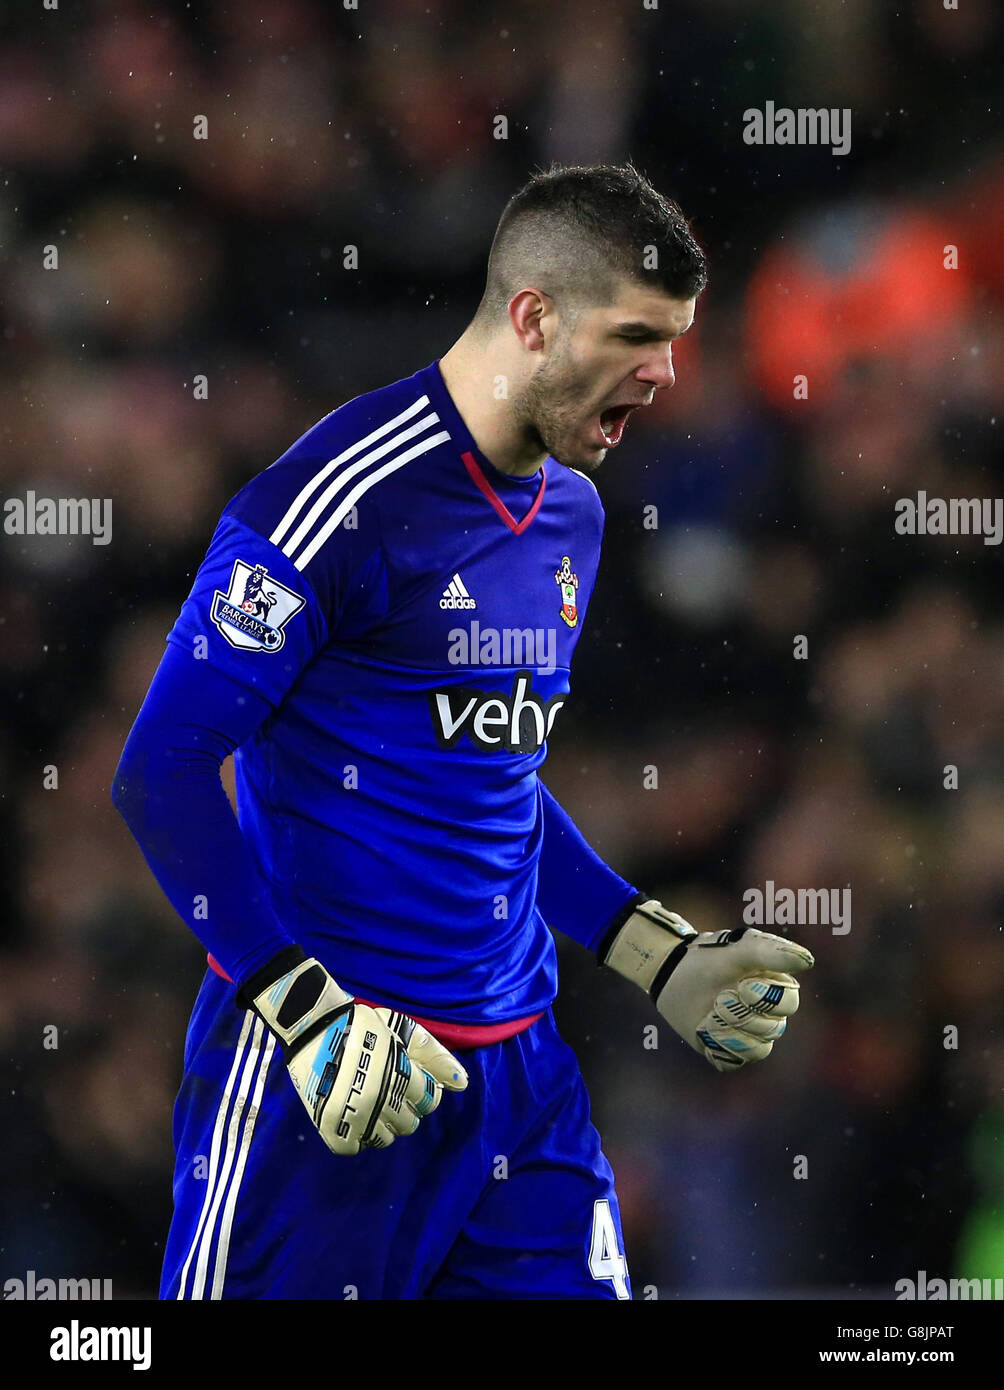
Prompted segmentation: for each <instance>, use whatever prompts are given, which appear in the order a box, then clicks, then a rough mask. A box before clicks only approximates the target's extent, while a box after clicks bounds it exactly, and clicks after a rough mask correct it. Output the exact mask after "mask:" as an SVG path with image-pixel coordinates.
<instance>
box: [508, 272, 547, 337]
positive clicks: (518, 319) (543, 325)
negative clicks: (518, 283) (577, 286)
mask: <svg viewBox="0 0 1004 1390" xmlns="http://www.w3.org/2000/svg"><path fill="white" fill-rule="evenodd" d="M556 312H557V311H556V309H555V307H554V300H553V299H552V298H551V296H550V295H549V294H545V293H544V291H543V290H540V289H536V288H535V287H533V286H531V285H528V286H527V287H526V288H525V289H522V290H519V291H517V293H516V294H514V295H513V297H512V299H510V301H509V322H510V324H511V325H512V330H513V332H514V333H515V334H516V337H517V338H518V339H519V341H520V343H521V344H522V346H523V347H525V348H526V349H527V350H528V351H530V352H540V350H541V349H542V348H544V347H546V346H547V342H548V339H549V338H551V337H553V329H552V330H551V331H548V330H549V328H551V325H552V323H553V320H554V318H555V317H556Z"/></svg>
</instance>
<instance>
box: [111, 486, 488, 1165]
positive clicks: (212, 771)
mask: <svg viewBox="0 0 1004 1390" xmlns="http://www.w3.org/2000/svg"><path fill="white" fill-rule="evenodd" d="M228 512H229V509H228ZM228 512H225V513H224V516H223V518H222V519H221V521H220V525H219V526H218V527H217V529H216V533H215V534H214V536H213V540H212V542H211V544H210V547H209V551H208V553H207V555H206V558H205V560H204V561H203V563H202V565H201V566H200V568H199V572H198V574H197V576H196V579H195V584H194V585H193V588H192V592H191V594H190V595H189V597H188V599H187V600H186V602H185V605H184V607H183V608H182V611H181V615H180V617H179V619H178V622H177V623H176V624H175V627H174V628H173V629H172V631H171V633H170V634H169V638H168V651H167V653H166V654H165V656H164V658H163V660H162V661H161V664H160V666H159V667H158V669H157V672H156V674H155V676H154V679H153V682H152V684H151V686H150V690H149V691H148V693H147V696H146V699H145V700H144V702H143V707H142V709H141V710H140V713H139V716H138V717H137V720H136V723H135V724H134V726H133V729H132V731H131V733H130V735H129V738H128V740H127V742H126V746H125V748H124V750H123V753H122V759H121V761H120V763H119V767H118V770H117V772H116V775H115V781H114V786H113V789H112V799H113V801H114V803H115V805H116V806H117V807H118V809H119V810H120V811H121V813H122V815H123V817H124V818H125V820H126V823H127V824H128V826H129V828H130V830H131V831H132V833H133V835H134V836H135V838H136V840H137V842H138V843H139V846H140V849H141V850H142V852H143V854H144V857H145V858H146V861H147V863H148V864H149V866H150V868H151V870H152V871H153V873H154V876H155V877H156V879H157V881H158V883H160V885H161V887H162V888H163V890H164V892H165V893H166V894H167V897H168V898H169V900H170V901H171V903H172V904H173V906H174V907H175V909H176V910H177V911H178V913H179V915H180V916H181V917H182V919H183V920H184V921H185V923H186V924H187V925H188V926H189V927H190V928H191V929H192V931H193V932H195V934H196V935H197V936H198V937H199V939H200V940H201V941H202V943H203V945H205V946H206V947H207V948H208V949H209V951H210V952H211V953H212V955H213V956H214V957H215V958H216V959H217V960H218V961H219V962H220V964H221V965H222V966H223V967H224V969H225V970H226V971H227V973H228V975H230V976H231V978H232V979H233V980H234V981H235V982H236V986H237V1000H238V1002H239V1003H241V1004H242V1005H243V1006H244V1007H245V1008H247V1009H251V1010H253V1011H254V1013H256V1014H257V1016H258V1018H259V1019H260V1020H261V1022H260V1023H258V1024H256V1027H258V1028H261V1024H262V1023H263V1024H264V1025H265V1026H266V1027H267V1028H268V1029H269V1030H270V1031H271V1033H273V1034H274V1035H275V1037H276V1038H277V1039H278V1041H279V1044H280V1046H281V1048H282V1052H283V1059H284V1061H285V1063H286V1066H287V1069H288V1071H289V1074H290V1078H291V1080H292V1082H293V1085H294V1086H295V1088H296V1090H297V1092H298V1094H299V1096H300V1099H301V1100H302V1101H303V1104H304V1106H305V1107H306V1109H307V1111H308V1113H309V1115H310V1117H311V1120H312V1121H313V1123H314V1125H315V1127H316V1128H317V1130H318V1133H319V1134H320V1136H321V1138H322V1139H323V1140H324V1142H325V1144H327V1146H328V1148H329V1149H331V1150H332V1151H333V1152H334V1153H337V1154H346V1155H348V1154H356V1153H359V1152H360V1150H361V1149H364V1148H386V1147H387V1145H388V1144H391V1143H393V1142H394V1140H395V1138H397V1137H398V1136H399V1135H407V1134H411V1133H413V1132H414V1130H415V1129H416V1128H417V1127H418V1124H419V1122H420V1121H421V1119H422V1117H423V1116H425V1115H428V1114H429V1113H430V1112H431V1111H433V1110H435V1108H436V1107H437V1105H438V1104H439V1102H440V1099H441V1096H442V1091H443V1088H444V1087H445V1088H447V1089H449V1090H456V1091H459V1090H463V1089H464V1088H465V1086H466V1085H467V1077H466V1074H465V1072H464V1069H463V1067H461V1066H460V1064H459V1062H458V1061H457V1060H456V1058H455V1057H453V1056H452V1054H451V1053H449V1052H447V1051H446V1049H445V1048H444V1047H443V1046H442V1045H441V1044H440V1043H438V1042H437V1041H436V1040H435V1039H434V1038H433V1037H432V1036H431V1035H430V1034H429V1033H428V1032H427V1031H426V1030H425V1029H424V1028H423V1027H421V1026H420V1025H419V1024H417V1023H415V1021H414V1020H413V1019H410V1018H407V1017H406V1016H404V1015H403V1014H401V1013H399V1012H397V1011H392V1010H390V1009H376V1008H373V1007H371V1006H370V1005H367V1004H361V1003H359V1002H358V1001H357V1000H355V999H354V998H353V997H352V995H350V994H348V993H346V991H345V990H343V989H342V988H341V986H340V985H339V984H338V983H337V981H336V980H335V979H333V978H332V976H331V975H330V974H329V973H328V971H327V970H326V968H325V967H324V966H323V965H322V964H321V963H320V962H319V961H317V960H315V959H314V958H313V957H308V956H307V955H306V953H305V952H304V951H303V949H302V947H300V946H299V945H298V944H297V943H296V942H295V941H293V940H292V939H291V938H290V937H289V935H288V933H287V932H286V931H285V930H284V928H283V926H282V924H281V923H280V922H279V921H278V919H277V918H276V916H275V913H274V911H273V909H272V907H271V899H270V894H269V886H268V884H267V883H266V881H265V879H264V877H263V875H262V873H261V871H260V869H259V868H258V864H257V862H256V859H255V855H254V851H253V846H252V845H251V843H250V842H249V841H248V840H247V839H246V838H245V836H244V835H243V833H242V831H241V828H240V825H239V824H238V822H237V818H236V817H235V815H234V813H233V811H232V809H231V807H230V803H229V801H228V800H227V797H226V793H225V792H224V790H223V784H222V782H221V780H220V766H221V764H222V762H223V759H224V758H225V757H226V756H227V754H228V753H231V752H233V750H234V749H235V748H237V747H238V746H239V745H240V744H242V743H244V742H245V741H246V740H247V739H249V738H250V737H252V736H253V735H254V734H255V733H256V732H257V731H258V730H259V729H260V728H261V726H262V724H263V723H264V722H265V721H266V720H267V719H268V718H269V717H270V716H271V715H272V714H273V713H274V712H275V711H276V710H277V709H279V707H280V706H281V704H282V701H283V699H284V698H285V697H286V696H287V695H288V693H289V691H290V690H291V689H292V687H293V685H294V683H295V682H296V681H297V679H298V678H299V676H300V674H301V673H302V672H303V671H304V670H305V668H306V667H307V666H308V665H309V664H310V663H311V662H312V661H313V660H314V658H315V656H316V655H317V654H318V652H319V651H320V650H321V648H322V647H323V645H324V644H325V642H326V641H327V640H328V633H329V630H330V626H329V616H330V613H329V612H327V611H325V609H324V608H322V605H321V602H320V600H319V598H318V596H317V593H316V592H315V590H314V589H313V586H312V584H311V583H310V582H309V581H308V579H307V578H306V576H305V575H304V574H303V573H301V571H300V570H299V569H298V568H297V567H296V566H295V565H294V564H293V563H292V561H291V560H290V558H289V556H287V555H286V554H285V553H284V552H283V551H282V550H280V549H279V548H278V547H277V546H276V545H274V544H273V543H272V541H271V540H268V539H266V538H265V536H264V535H263V534H261V533H259V532H257V531H256V530H255V529H254V527H252V526H249V525H248V524H247V523H246V522H244V521H243V520H241V519H239V518H238V517H236V516H234V515H232V514H228ZM351 558H352V557H351V556H348V557H346V559H347V561H351ZM355 568H358V567H355ZM353 572H354V568H353V566H352V564H351V563H346V564H345V565H344V566H343V573H342V575H341V584H340V586H339V587H338V589H337V592H338V593H343V592H344V591H345V587H346V584H347V582H348V579H349V578H350V577H351V575H352V573H353ZM266 578H267V580H268V592H267V593H266V595H265V600H266V601H265V602H264V603H262V602H261V601H260V599H259V591H260V590H261V588H262V580H264V579H266ZM324 578H325V580H326V587H327V592H329V593H331V592H332V590H333V588H334V587H335V581H336V580H338V578H339V576H338V574H337V573H335V574H334V575H331V574H329V575H326V576H324ZM280 594H281V595H282V600H281V606H280V607H279V608H276V605H277V604H279V603H280V599H279V595H280ZM273 609H275V611H273ZM358 1078H362V1080H361V1081H359V1080H358Z"/></svg>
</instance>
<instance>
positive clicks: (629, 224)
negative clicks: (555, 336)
mask: <svg viewBox="0 0 1004 1390" xmlns="http://www.w3.org/2000/svg"><path fill="white" fill-rule="evenodd" d="M625 278H626V279H628V280H632V281H634V282H635V283H636V284H639V285H644V286H645V287H646V288H649V289H653V290H657V291H659V292H661V293H663V294H666V295H669V296H670V297H672V298H674V299H691V298H694V297H696V296H697V295H698V294H700V292H701V290H703V289H704V287H705V285H706V284H707V278H708V273H707V261H706V259H705V256H704V252H703V251H702V250H701V248H700V246H699V245H698V244H697V241H696V240H695V238H694V235H693V233H692V232H691V230H690V226H689V225H688V223H687V219H686V218H685V217H684V215H683V213H682V212H681V211H680V208H679V207H678V205H677V204H676V203H675V202H673V200H672V199H671V198H667V197H665V195H664V194H662V193H659V192H658V190H657V189H655V188H654V187H653V186H652V184H651V183H650V182H649V181H648V179H647V178H646V177H645V176H644V174H641V173H639V172H638V170H637V169H636V168H635V167H634V165H633V164H630V163H628V164H590V165H584V166H583V165H560V164H552V165H551V167H550V168H549V169H546V170H541V171H539V172H537V173H535V174H534V175H533V176H532V177H531V178H530V179H529V181H528V182H527V183H525V184H524V185H523V187H522V188H521V189H520V190H519V191H518V192H517V193H515V194H514V195H513V196H512V197H511V198H510V199H509V202H508V203H507V204H506V206H505V208H504V209H503V212H502V216H501V217H500V218H499V223H498V227H497V228H496V231H495V237H494V240H493V241H492V248H491V252H490V254H489V257H488V274H487V280H486V284H485V292H484V295H483V297H482V300H481V303H480V305H479V306H478V318H479V319H488V318H491V319H494V318H497V317H500V316H501V315H502V314H503V313H504V312H505V309H506V306H507V305H508V303H509V300H510V299H511V298H512V296H513V295H514V294H515V293H516V292H517V291H518V290H519V289H520V288H521V287H522V286H523V285H525V284H532V283H534V282H536V283H537V284H539V286H540V288H541V289H542V290H543V291H544V292H545V293H547V294H551V295H552V296H553V297H554V298H555V299H558V298H559V296H563V297H564V299H565V301H566V304H568V305H569V306H570V307H571V308H572V309H573V310H577V309H578V308H581V307H583V306H585V305H588V304H598V303H609V302H611V301H612V299H613V297H614V293H615V290H616V286H617V281H618V279H625Z"/></svg>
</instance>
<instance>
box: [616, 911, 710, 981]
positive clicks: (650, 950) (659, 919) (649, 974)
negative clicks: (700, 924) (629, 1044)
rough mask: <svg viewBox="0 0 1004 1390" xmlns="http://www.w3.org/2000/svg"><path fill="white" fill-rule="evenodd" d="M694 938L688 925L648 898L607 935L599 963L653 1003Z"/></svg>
mask: <svg viewBox="0 0 1004 1390" xmlns="http://www.w3.org/2000/svg"><path fill="white" fill-rule="evenodd" d="M622 915H623V914H622ZM615 926H616V924H615ZM696 936H697V932H696V931H695V930H694V928H693V927H692V926H691V925H690V923H689V922H685V921H684V919H683V918H682V917H680V916H679V915H678V914H677V913H675V912H670V911H668V909H667V908H665V907H663V905H662V903H660V902H659V901H658V900H657V899H655V898H648V899H645V900H643V901H641V902H639V903H637V905H636V906H635V907H634V908H633V910H632V911H630V912H629V913H628V915H627V917H626V919H625V920H624V921H623V922H622V923H621V925H620V926H619V927H617V928H616V930H615V931H614V934H613V936H612V937H611V936H610V935H609V934H608V937H607V940H606V942H605V943H604V944H605V946H606V950H605V953H604V955H603V956H601V961H602V963H603V964H604V965H608V966H609V967H610V968H611V969H612V970H616V971H617V973H618V974H619V975H623V976H624V978H625V979H627V980H631V981H632V982H633V983H634V984H636V985H638V987H639V988H640V989H643V990H645V992H646V993H647V994H648V995H649V997H650V998H651V999H652V1000H653V1001H654V1000H657V999H658V997H659V995H660V994H661V993H662V991H663V989H664V988H665V986H666V981H667V980H668V979H669V977H670V975H671V974H672V973H673V971H674V970H675V969H676V967H677V965H678V964H679V963H680V961H681V960H682V959H683V956H684V955H685V954H686V950H687V946H688V945H689V943H690V942H691V941H692V940H694V939H695V938H696Z"/></svg>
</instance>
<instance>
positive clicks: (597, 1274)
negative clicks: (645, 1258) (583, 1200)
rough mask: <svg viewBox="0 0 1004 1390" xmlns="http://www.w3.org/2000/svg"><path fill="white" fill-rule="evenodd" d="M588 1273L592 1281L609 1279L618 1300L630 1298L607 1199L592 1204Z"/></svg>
mask: <svg viewBox="0 0 1004 1390" xmlns="http://www.w3.org/2000/svg"><path fill="white" fill-rule="evenodd" d="M589 1273H590V1274H591V1275H592V1276H593V1278H594V1279H610V1280H612V1281H613V1286H614V1292H615V1293H616V1295H617V1297H618V1298H630V1297H631V1295H630V1294H629V1293H628V1286H627V1260H626V1259H625V1258H624V1256H623V1255H622V1254H621V1251H620V1247H619V1246H618V1244H617V1227H616V1226H615V1225H614V1218H613V1215H612V1214H611V1211H610V1201H609V1198H607V1197H599V1198H597V1200H596V1201H595V1202H594V1203H593V1233H592V1235H591V1236H590V1239H589Z"/></svg>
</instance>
